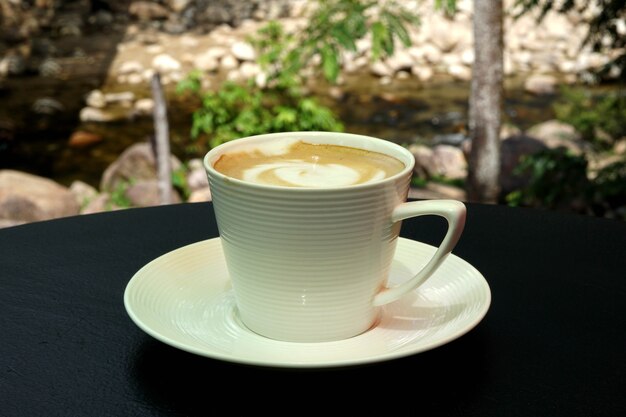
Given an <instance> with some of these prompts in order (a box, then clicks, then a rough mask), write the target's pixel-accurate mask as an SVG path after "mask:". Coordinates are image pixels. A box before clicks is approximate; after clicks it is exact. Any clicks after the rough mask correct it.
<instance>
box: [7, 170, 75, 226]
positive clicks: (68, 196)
mask: <svg viewBox="0 0 626 417" xmlns="http://www.w3.org/2000/svg"><path fill="white" fill-rule="evenodd" d="M78 210H79V207H78V203H77V202H76V199H75V198H74V195H73V194H72V193H71V192H70V190H68V189H67V188H66V187H64V186H62V185H60V184H57V183H56V182H54V181H52V180H50V179H47V178H43V177H39V176H36V175H32V174H27V173H25V172H19V171H13V170H8V169H5V170H0V219H8V220H17V221H23V222H31V221H40V220H48V219H54V218H57V217H65V216H73V215H76V214H78Z"/></svg>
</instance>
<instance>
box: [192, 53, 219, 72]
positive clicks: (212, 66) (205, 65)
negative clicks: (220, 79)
mask: <svg viewBox="0 0 626 417" xmlns="http://www.w3.org/2000/svg"><path fill="white" fill-rule="evenodd" d="M193 66H194V68H197V69H199V70H202V71H206V72H213V71H217V69H218V68H219V63H218V61H217V58H216V57H214V56H213V54H211V53H209V52H205V53H203V54H200V55H198V56H196V57H195V58H194V59H193Z"/></svg>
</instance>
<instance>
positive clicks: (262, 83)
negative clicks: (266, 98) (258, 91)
mask: <svg viewBox="0 0 626 417" xmlns="http://www.w3.org/2000/svg"><path fill="white" fill-rule="evenodd" d="M254 84H256V86H257V87H259V88H265V87H266V86H267V74H266V73H265V72H259V73H258V74H257V75H256V77H254Z"/></svg>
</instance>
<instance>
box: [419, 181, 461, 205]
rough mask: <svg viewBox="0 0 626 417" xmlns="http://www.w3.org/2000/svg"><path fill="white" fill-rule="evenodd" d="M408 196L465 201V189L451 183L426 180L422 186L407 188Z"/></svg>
mask: <svg viewBox="0 0 626 417" xmlns="http://www.w3.org/2000/svg"><path fill="white" fill-rule="evenodd" d="M409 198H417V199H424V200H436V199H450V198H451V199H454V200H459V201H467V193H466V192H465V190H463V189H461V188H459V187H454V186H452V185H446V184H440V183H436V182H428V183H426V185H425V186H424V187H423V188H411V189H410V190H409Z"/></svg>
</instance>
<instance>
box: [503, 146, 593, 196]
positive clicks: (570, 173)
mask: <svg viewBox="0 0 626 417" xmlns="http://www.w3.org/2000/svg"><path fill="white" fill-rule="evenodd" d="M514 174H517V175H522V174H527V175H528V176H529V179H528V186H527V187H526V188H525V189H523V190H518V191H515V192H513V193H511V194H509V195H508V196H507V202H508V203H509V205H511V206H519V205H524V206H531V207H547V208H560V207H561V206H563V205H569V204H571V203H572V202H573V201H574V200H576V199H577V198H579V196H580V195H581V194H584V193H585V190H586V189H587V187H588V180H587V160H586V159H585V157H583V156H577V155H572V154H570V153H567V152H565V151H564V150H563V149H561V148H559V149H547V150H544V151H541V152H538V153H536V154H534V155H530V156H527V157H525V158H523V159H522V161H521V162H520V164H519V165H518V166H517V168H516V169H515V171H514Z"/></svg>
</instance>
